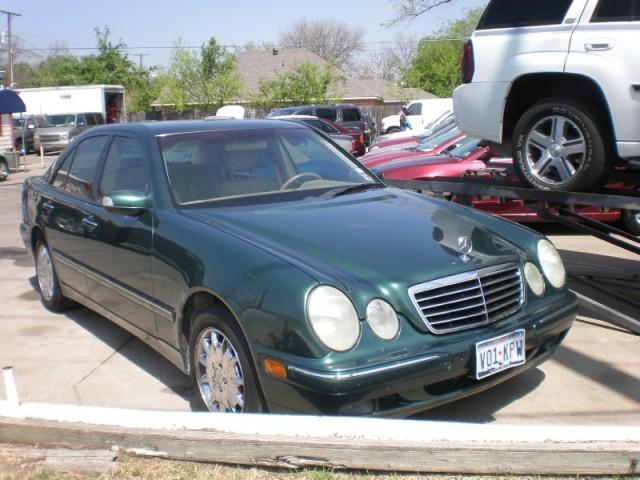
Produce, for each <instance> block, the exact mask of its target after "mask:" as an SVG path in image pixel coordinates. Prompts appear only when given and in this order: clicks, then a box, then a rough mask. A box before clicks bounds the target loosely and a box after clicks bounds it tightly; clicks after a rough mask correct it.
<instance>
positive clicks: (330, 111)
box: [316, 108, 338, 122]
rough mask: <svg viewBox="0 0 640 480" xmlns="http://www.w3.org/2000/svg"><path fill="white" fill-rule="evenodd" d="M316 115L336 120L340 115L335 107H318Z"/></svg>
mask: <svg viewBox="0 0 640 480" xmlns="http://www.w3.org/2000/svg"><path fill="white" fill-rule="evenodd" d="M316 117H320V118H326V119H327V120H331V121H332V122H335V121H336V119H337V117H338V115H337V111H336V109H335V108H316Z"/></svg>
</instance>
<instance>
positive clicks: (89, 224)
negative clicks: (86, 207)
mask: <svg viewBox="0 0 640 480" xmlns="http://www.w3.org/2000/svg"><path fill="white" fill-rule="evenodd" d="M82 225H84V226H85V227H86V228H87V230H89V231H91V230H95V229H96V228H98V222H96V221H95V220H94V219H93V218H91V217H84V218H83V219H82Z"/></svg>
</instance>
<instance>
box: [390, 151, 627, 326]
mask: <svg viewBox="0 0 640 480" xmlns="http://www.w3.org/2000/svg"><path fill="white" fill-rule="evenodd" d="M487 167H488V168H487V170H483V171H480V172H474V173H472V174H470V175H467V176H464V177H435V178H432V179H429V180H385V182H386V183H387V184H389V185H391V186H394V187H398V188H402V189H407V190H414V191H416V192H418V193H424V194H428V195H431V196H434V197H438V198H444V199H448V200H455V201H458V202H459V203H461V204H464V205H469V206H470V205H471V200H472V199H473V198H474V197H496V198H499V199H505V200H521V201H522V202H523V204H524V205H525V206H527V207H529V208H530V209H531V210H533V211H534V212H535V213H537V214H538V216H539V217H541V218H542V219H544V220H548V221H550V222H555V223H558V224H560V225H563V226H565V227H568V228H571V229H573V230H575V231H577V232H579V233H581V234H585V235H592V236H594V237H597V238H599V239H601V240H604V241H606V242H609V243H611V244H613V245H616V246H618V247H620V248H623V249H625V250H628V251H630V252H633V253H635V254H637V255H640V237H636V236H634V235H632V234H630V233H628V232H626V231H624V230H622V229H620V228H618V227H616V226H614V225H610V224H607V223H604V222H600V221H596V220H593V219H591V218H587V217H585V216H584V215H581V214H579V213H577V212H576V209H577V208H578V207H600V208H602V209H620V210H629V211H637V212H639V213H640V190H638V189H633V188H631V189H612V188H604V189H603V190H602V191H600V192H598V193H579V192H558V191H543V190H538V189H535V188H528V187H524V186H523V185H522V184H520V183H518V182H515V181H512V180H510V179H512V178H514V177H513V176H512V175H510V172H509V171H508V169H505V167H504V166H503V165H499V166H498V165H495V168H493V165H492V164H491V162H488V163H487ZM609 181H611V182H616V181H624V182H625V183H629V182H631V183H632V184H633V185H640V172H635V171H620V172H614V174H612V177H611V178H610V180H609ZM629 273H630V275H631V277H630V278H629V279H615V278H604V279H600V278H597V279H593V278H583V277H581V276H579V275H572V274H570V273H569V272H568V276H569V278H570V279H571V280H572V281H573V282H575V283H578V284H580V285H581V286H584V287H585V288H587V290H592V291H597V292H599V293H600V294H602V293H604V294H606V297H607V298H611V299H614V300H615V301H616V302H618V303H620V304H623V305H625V306H628V307H629V308H631V309H634V310H637V311H640V295H628V294H625V289H626V288H629V289H630V290H631V291H632V292H633V291H635V290H637V289H638V288H639V285H640V271H638V272H629ZM575 293H576V294H577V295H578V298H579V300H580V302H581V303H582V304H583V305H584V306H586V307H588V308H589V309H591V310H595V311H598V312H599V313H602V314H603V318H607V319H608V321H609V322H610V323H613V324H615V325H617V326H619V327H622V328H624V329H627V330H630V331H632V332H634V333H637V334H640V318H633V317H631V316H630V315H626V314H625V313H622V312H619V311H617V310H614V309H612V308H610V307H609V306H607V305H604V304H602V303H600V302H598V301H596V300H594V299H593V298H590V297H588V296H585V295H583V294H581V293H578V292H575Z"/></svg>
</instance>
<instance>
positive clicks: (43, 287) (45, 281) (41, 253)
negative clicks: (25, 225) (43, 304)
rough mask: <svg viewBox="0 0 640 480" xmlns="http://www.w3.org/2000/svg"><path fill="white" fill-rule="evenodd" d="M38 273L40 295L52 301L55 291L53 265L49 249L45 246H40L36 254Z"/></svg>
mask: <svg viewBox="0 0 640 480" xmlns="http://www.w3.org/2000/svg"><path fill="white" fill-rule="evenodd" d="M36 273H37V277H38V287H39V288H40V293H41V294H42V296H43V297H44V299H45V300H47V301H49V300H51V299H52V298H53V289H54V279H53V264H52V263H51V255H49V249H48V248H47V247H46V246H45V245H43V244H40V245H39V246H38V251H37V252H36Z"/></svg>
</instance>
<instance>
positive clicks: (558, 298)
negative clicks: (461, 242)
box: [260, 291, 578, 416]
mask: <svg viewBox="0 0 640 480" xmlns="http://www.w3.org/2000/svg"><path fill="white" fill-rule="evenodd" d="M577 309H578V306H577V300H576V298H575V296H574V295H573V294H572V293H570V292H568V291H563V292H559V293H556V294H554V296H553V298H552V299H550V301H546V302H544V303H543V305H542V306H539V307H538V308H537V309H536V310H535V311H531V309H529V310H527V309H525V310H524V311H522V312H520V314H517V315H514V317H512V318H511V319H507V320H503V321H501V322H498V324H494V325H491V326H489V327H491V328H488V327H483V328H479V329H475V334H474V335H469V332H473V331H472V330H469V331H467V332H465V333H464V334H463V335H457V334H452V335H450V336H447V337H448V338H450V339H451V343H450V344H447V346H446V348H442V347H440V348H438V349H435V350H434V351H423V352H421V354H420V355H411V354H407V356H406V357H405V358H402V359H394V360H393V361H387V362H383V363H377V364H372V365H368V366H365V367H359V368H351V369H334V370H327V369H322V368H320V367H318V368H313V366H309V365H304V366H301V365H295V364H292V363H290V362H289V363H287V361H284V363H286V364H287V365H288V369H287V374H288V378H287V380H286V381H283V380H279V379H276V378H273V377H271V376H268V375H266V374H265V373H264V372H263V371H261V372H260V376H261V383H262V387H263V392H264V394H265V399H266V401H267V404H268V406H269V409H270V411H272V412H305V413H317V414H338V415H363V414H364V415H375V416H406V415H411V414H413V413H417V412H420V411H423V410H427V409H430V408H433V407H436V406H438V405H442V404H444V403H447V402H451V401H453V400H457V399H460V398H463V397H466V396H469V395H472V394H474V393H478V392H481V391H483V390H486V389H487V388H490V387H492V386H494V385H497V384H498V383H501V382H503V381H505V380H507V379H509V378H511V377H513V376H515V375H518V374H519V373H521V372H523V371H525V370H528V369H530V368H533V367H535V366H537V365H539V364H540V363H542V362H543V361H545V360H546V359H548V358H549V357H550V356H551V355H552V354H553V352H554V351H555V350H556V349H557V347H558V346H559V344H560V342H561V341H562V340H563V339H564V337H565V336H566V334H567V332H568V330H569V328H570V327H571V325H572V323H573V321H574V319H575V317H576V313H577ZM519 328H524V329H525V330H526V359H527V360H526V363H525V364H524V365H522V366H520V367H516V368H512V369H509V370H506V371H503V372H500V373H498V374H495V375H492V376H490V377H487V378H485V379H483V380H476V378H475V365H474V363H475V357H474V349H475V343H477V342H478V341H482V340H485V339H488V338H492V337H495V336H498V335H502V334H506V333H509V332H512V331H514V330H517V329H519ZM422 335H425V336H426V335H429V334H422ZM270 356H273V355H272V354H271V355H270Z"/></svg>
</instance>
